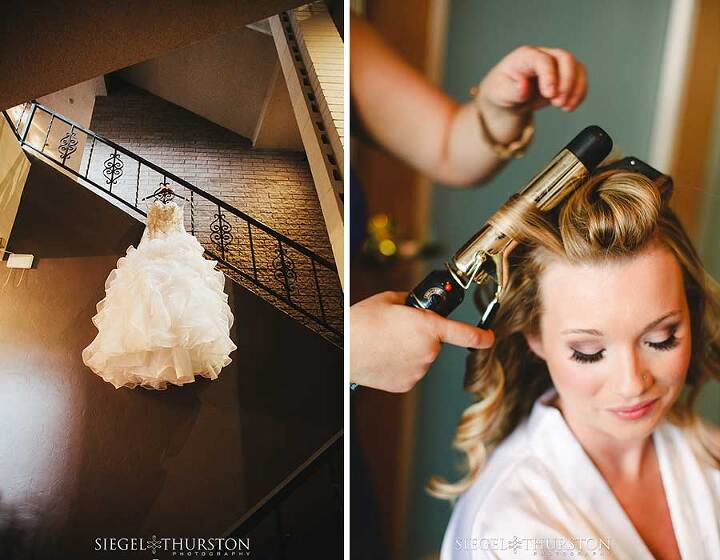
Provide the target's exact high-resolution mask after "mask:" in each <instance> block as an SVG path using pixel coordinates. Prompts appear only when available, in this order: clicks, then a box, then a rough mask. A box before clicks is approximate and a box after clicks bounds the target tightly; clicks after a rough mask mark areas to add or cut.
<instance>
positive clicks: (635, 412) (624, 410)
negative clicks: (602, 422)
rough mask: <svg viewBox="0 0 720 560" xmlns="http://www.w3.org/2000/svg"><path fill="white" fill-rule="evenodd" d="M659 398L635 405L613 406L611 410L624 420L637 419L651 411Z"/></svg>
mask: <svg viewBox="0 0 720 560" xmlns="http://www.w3.org/2000/svg"><path fill="white" fill-rule="evenodd" d="M658 400H660V398H659V397H657V398H654V399H651V400H649V401H645V402H642V403H640V404H636V405H635V406H628V407H621V408H611V409H609V410H610V412H612V413H614V414H615V415H616V416H617V417H618V418H622V419H623V420H637V419H638V418H642V417H643V416H645V415H646V414H648V413H650V411H651V410H652V409H653V408H654V407H655V403H657V401H658Z"/></svg>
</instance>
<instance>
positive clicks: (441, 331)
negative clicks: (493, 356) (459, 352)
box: [435, 315, 495, 348]
mask: <svg viewBox="0 0 720 560" xmlns="http://www.w3.org/2000/svg"><path fill="white" fill-rule="evenodd" d="M435 328H436V332H437V335H438V337H439V339H440V340H441V341H442V342H446V343H448V344H453V345H455V346H462V347H463V348H489V347H490V346H492V344H493V342H494V340H495V337H494V335H493V333H492V331H485V330H483V329H479V328H477V327H475V326H473V325H468V324H467V323H463V322H461V321H452V320H450V319H445V318H444V317H441V316H439V315H438V316H437V320H436V321H435Z"/></svg>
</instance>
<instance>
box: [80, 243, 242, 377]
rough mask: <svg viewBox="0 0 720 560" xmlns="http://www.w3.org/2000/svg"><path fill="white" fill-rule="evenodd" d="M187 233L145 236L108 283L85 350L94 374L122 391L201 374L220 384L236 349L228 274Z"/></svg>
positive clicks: (83, 356)
mask: <svg viewBox="0 0 720 560" xmlns="http://www.w3.org/2000/svg"><path fill="white" fill-rule="evenodd" d="M202 255H203V248H202V246H201V245H200V243H199V242H198V241H197V239H195V237H193V236H192V235H190V234H189V233H187V232H185V231H184V230H183V231H171V232H169V233H167V234H160V235H158V236H155V237H151V236H149V235H148V230H147V229H146V230H145V233H144V234H143V238H142V240H141V242H140V243H139V244H138V247H137V249H136V248H135V247H132V246H131V247H129V248H128V250H127V254H126V256H124V257H122V258H121V259H120V260H119V261H118V264H117V268H116V269H115V270H113V271H112V272H111V273H110V275H109V276H108V278H107V280H106V282H105V290H106V295H105V298H104V299H103V300H102V301H100V302H99V303H98V305H97V315H95V316H94V317H93V323H94V324H95V326H96V327H97V329H98V334H97V336H96V337H95V339H94V340H93V341H92V342H91V343H90V345H89V346H88V347H87V348H85V349H84V350H83V352H82V358H83V362H84V363H85V365H87V366H88V367H89V368H90V369H91V370H92V371H93V372H95V373H96V374H97V375H99V376H100V377H102V378H103V379H104V380H105V381H107V382H108V383H111V384H112V385H113V386H114V387H115V388H120V387H130V388H134V387H137V386H142V387H145V388H148V389H165V388H166V387H167V384H168V383H170V384H173V385H184V384H185V383H191V382H192V381H194V380H195V376H196V375H201V376H203V377H206V378H209V379H216V378H217V377H218V375H219V374H220V370H221V369H222V368H223V367H225V366H226V365H228V364H229V363H230V361H231V360H230V357H229V354H230V352H232V351H233V350H235V349H236V346H235V344H234V343H233V342H232V340H231V339H230V336H229V330H230V327H231V326H232V323H233V315H232V312H231V311H230V307H229V306H228V303H227V302H228V296H227V295H226V294H225V293H224V291H223V288H224V284H225V275H224V274H223V273H222V272H221V271H219V270H215V264H216V261H210V260H207V259H205V258H204V257H203V256H202Z"/></svg>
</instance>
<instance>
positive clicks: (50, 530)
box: [0, 158, 342, 559]
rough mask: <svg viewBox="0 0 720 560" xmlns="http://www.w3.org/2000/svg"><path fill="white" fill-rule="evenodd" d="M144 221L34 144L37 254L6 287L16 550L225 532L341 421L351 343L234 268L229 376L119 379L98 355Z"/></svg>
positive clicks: (17, 236) (3, 553) (3, 342)
mask: <svg viewBox="0 0 720 560" xmlns="http://www.w3.org/2000/svg"><path fill="white" fill-rule="evenodd" d="M142 229H143V226H142V224H139V223H138V222H136V221H135V220H134V219H133V218H131V217H129V216H128V215H126V214H125V213H124V212H123V211H121V210H119V209H117V208H115V207H114V206H112V205H110V204H109V203H107V202H105V201H104V200H102V199H100V198H99V197H97V196H96V195H95V194H93V193H92V192H90V191H88V190H86V189H85V188H84V187H82V186H80V185H78V184H77V183H75V182H74V181H72V180H70V179H68V178H67V177H65V176H64V175H62V174H60V173H58V172H57V171H55V170H54V169H51V168H50V167H48V166H47V165H46V164H44V163H42V162H40V161H38V160H37V159H34V158H33V159H32V167H31V170H30V175H29V177H28V181H27V186H26V188H25V192H24V194H23V198H22V201H21V204H20V208H19V211H18V217H17V221H16V223H15V227H14V229H13V232H12V235H11V237H10V249H11V250H12V251H14V252H28V253H33V254H34V255H35V258H36V261H35V266H34V268H33V269H32V270H28V271H25V274H24V276H23V277H22V279H21V280H20V272H19V271H14V272H13V273H12V277H11V278H10V280H9V282H8V284H7V285H6V286H5V287H4V288H3V289H2V292H1V293H0V557H1V558H3V559H5V558H13V557H31V556H32V553H35V556H34V557H38V558H69V557H72V558H97V557H100V556H97V555H96V554H95V553H94V552H93V543H94V539H96V538H98V537H110V536H127V537H131V536H146V537H150V536H152V535H158V536H160V535H163V536H167V537H182V536H205V537H218V536H222V534H223V533H224V532H225V531H226V530H227V529H228V528H230V527H231V526H233V524H234V522H235V521H236V520H237V519H238V518H240V517H241V516H242V515H243V514H244V513H245V512H246V511H247V510H248V509H249V508H251V507H252V506H253V505H254V504H256V503H257V502H258V501H259V500H260V499H261V498H262V497H263V496H265V495H266V494H267V493H268V492H269V491H270V490H271V489H272V488H273V487H274V486H275V485H276V484H277V483H279V482H280V481H281V480H282V479H283V478H284V477H285V476H287V475H288V474H289V473H290V472H291V471H292V470H293V469H294V468H296V467H297V466H298V465H299V464H301V463H302V462H303V461H304V460H305V459H306V458H307V457H308V456H309V455H310V454H311V453H312V452H313V451H314V450H315V449H317V448H318V447H319V446H320V445H321V444H322V443H323V442H324V441H326V440H327V439H328V438H329V437H330V436H331V435H332V434H333V433H334V432H336V431H337V430H339V429H340V427H341V422H342V419H341V411H342V408H341V407H342V405H341V403H342V399H341V394H342V392H341V391H342V389H341V385H342V381H341V380H342V354H341V352H340V351H339V350H337V349H336V348H334V347H332V346H330V345H328V344H327V343H325V342H324V341H323V340H322V339H320V338H319V337H317V336H316V335H314V334H313V333H311V332H310V331H308V330H306V329H305V328H304V327H302V326H300V325H298V324H296V323H295V322H293V321H292V320H291V319H289V318H288V317H287V316H285V315H284V314H282V313H280V312H278V311H277V310H275V308H274V307H272V306H271V305H270V304H268V303H266V302H265V301H263V300H261V299H259V298H257V297H256V296H255V295H253V294H250V293H249V292H247V291H246V290H244V289H243V288H241V287H239V286H237V285H236V284H234V283H232V282H231V281H230V280H228V281H227V282H226V291H228V293H229V296H230V300H231V302H230V303H231V308H232V309H233V312H234V313H235V325H234V327H233V333H232V337H233V340H234V341H235V343H236V344H237V346H238V349H237V350H236V351H235V352H233V354H232V355H231V357H232V359H233V362H232V363H231V364H230V365H229V366H227V367H226V368H225V369H224V370H223V372H222V373H221V375H220V378H219V379H218V380H216V381H207V380H205V379H200V380H198V381H196V382H195V383H193V384H190V385H186V386H184V387H173V388H170V389H168V390H167V391H159V392H154V391H146V390H143V389H136V390H128V389H119V390H116V389H114V388H113V387H112V386H111V385H110V384H108V383H105V382H104V381H103V380H102V379H101V378H100V377H98V376H96V375H95V374H93V373H92V372H91V371H90V370H89V369H87V368H86V367H85V366H84V365H83V363H82V359H81V352H82V349H83V348H84V347H85V346H86V345H87V344H89V342H90V341H91V340H92V339H93V337H94V336H95V334H96V332H97V331H96V329H95V327H94V325H93V324H92V322H91V318H92V316H93V315H94V314H95V305H96V303H97V302H98V301H99V300H100V299H102V297H103V296H104V282H105V279H106V277H107V275H108V274H109V273H110V271H111V270H112V269H113V268H114V267H115V265H116V262H117V259H118V258H119V257H120V256H123V255H124V254H125V250H126V249H127V247H128V245H129V244H131V243H132V244H136V242H137V241H139V239H140V236H141V234H142ZM6 274H8V271H7V269H5V268H4V267H0V283H2V282H5V279H6V277H5V275H6ZM18 280H19V286H16V283H17V282H18ZM13 547H15V548H16V549H17V551H23V553H24V554H23V553H18V552H17V551H16V553H15V554H13V553H12V550H13ZM102 557H105V556H102ZM108 557H112V558H118V557H120V556H118V555H117V553H116V554H115V555H110V556H108Z"/></svg>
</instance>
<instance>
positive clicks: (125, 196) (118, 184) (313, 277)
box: [4, 102, 343, 348]
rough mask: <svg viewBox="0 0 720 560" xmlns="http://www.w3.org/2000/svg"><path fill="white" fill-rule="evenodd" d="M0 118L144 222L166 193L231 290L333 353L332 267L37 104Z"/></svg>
mask: <svg viewBox="0 0 720 560" xmlns="http://www.w3.org/2000/svg"><path fill="white" fill-rule="evenodd" d="M4 116H5V118H6V119H7V120H8V121H9V122H10V124H11V125H12V127H13V129H14V130H15V133H16V136H17V138H18V140H19V142H20V143H21V145H22V146H23V147H24V149H26V150H29V151H31V152H33V153H36V154H38V155H39V156H41V157H42V158H43V159H44V160H45V161H47V162H50V163H51V164H52V165H53V166H55V167H56V168H57V169H59V170H61V171H62V172H64V173H66V174H69V175H71V176H72V177H73V178H75V179H76V180H77V181H78V182H79V183H81V184H83V185H84V186H86V187H87V188H89V189H90V190H93V192H95V193H96V194H98V195H100V196H102V197H103V198H105V199H106V200H108V201H109V202H111V203H113V204H115V205H117V206H119V207H121V208H123V209H124V210H126V211H127V212H128V213H129V214H131V215H133V216H134V217H136V218H137V219H139V220H141V221H144V220H145V217H146V213H145V211H144V209H143V208H144V206H145V204H146V203H147V202H148V201H152V199H153V198H159V199H160V200H163V201H167V198H163V195H161V194H154V193H155V192H156V191H157V190H159V187H163V186H171V187H172V189H173V191H174V193H175V195H176V196H178V197H181V198H182V199H184V200H180V202H183V201H184V203H185V228H186V229H187V231H189V232H190V233H191V234H192V235H194V236H195V237H196V238H197V239H198V241H199V242H200V243H201V245H202V246H203V247H204V248H205V251H206V253H207V255H208V257H209V258H211V259H212V260H216V261H217V262H218V268H219V269H221V270H222V271H223V272H224V273H225V274H226V276H228V277H229V278H230V279H231V280H233V281H234V282H236V283H238V284H240V285H241V286H243V287H244V288H246V289H248V290H250V291H251V292H253V293H255V294H256V295H258V296H259V297H261V298H263V299H265V300H266V301H268V302H270V303H272V304H273V305H274V306H275V307H276V308H278V309H279V310H281V311H283V312H284V313H285V314H287V315H288V316H290V317H291V318H293V319H294V320H295V321H297V322H299V323H300V324H302V325H304V326H305V327H307V328H309V329H311V330H312V331H314V332H315V333H317V334H318V335H320V336H322V337H323V338H324V339H326V340H327V341H329V342H330V343H332V344H333V345H335V346H336V347H338V348H342V339H343V293H342V288H341V285H340V282H339V278H338V272H337V268H336V266H335V265H334V264H333V263H332V262H330V261H329V260H327V259H325V258H323V257H322V256H320V255H318V254H316V253H315V252H313V251H311V250H310V249H308V248H307V247H305V246H303V245H301V244H300V243H298V242H296V241H294V240H292V239H290V238H288V237H287V236H285V235H283V234H281V233H280V232H278V231H276V230H274V229H272V228H271V227H269V226H267V225H266V224H264V223H262V222H260V221H259V220H257V219H255V218H253V217H252V216H249V215H248V214H246V213H245V212H243V211H242V210H239V209H237V208H235V207H233V206H232V205H230V204H228V203H227V202H225V201H223V200H221V199H219V198H217V197H215V196H213V195H211V194H210V193H208V192H206V191H204V190H202V189H200V188H198V187H196V186H195V185H193V184H191V183H190V182H188V181H186V180H184V179H182V178H181V177H178V176H176V175H174V174H173V173H170V172H169V171H167V170H165V169H162V168H161V167H159V166H157V165H155V164H154V163H152V162H150V161H148V160H146V159H145V158H142V157H140V156H139V155H137V154H134V153H133V152H131V151H130V150H128V149H126V148H124V147H123V146H120V145H118V144H116V143H115V142H113V141H111V140H109V139H107V138H104V137H102V136H100V135H98V134H96V133H94V132H92V131H90V130H88V129H87V128H84V127H83V126H81V125H79V124H77V123H75V122H73V121H71V120H69V119H67V118H65V117H63V116H62V115H60V114H58V113H57V112H55V111H53V110H52V109H50V108H48V107H45V106H43V105H41V104H39V103H36V102H31V103H26V104H25V105H24V106H23V107H22V109H21V110H20V111H17V112H16V114H15V115H13V116H12V117H11V116H10V115H9V114H8V113H7V112H4Z"/></svg>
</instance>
